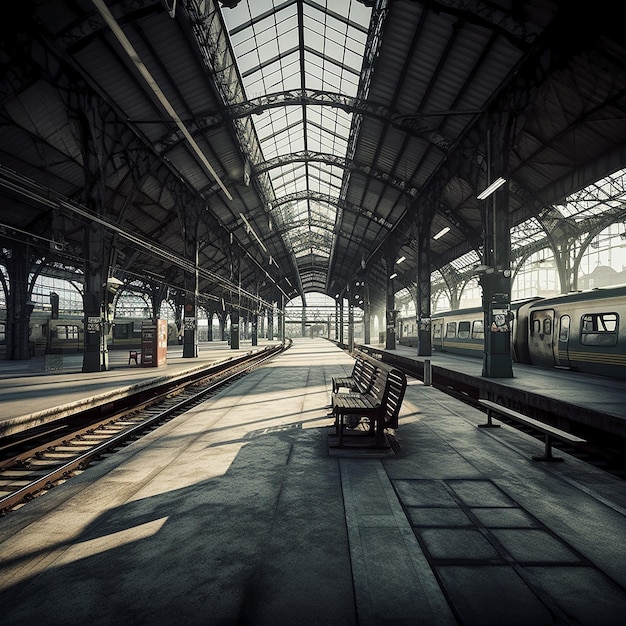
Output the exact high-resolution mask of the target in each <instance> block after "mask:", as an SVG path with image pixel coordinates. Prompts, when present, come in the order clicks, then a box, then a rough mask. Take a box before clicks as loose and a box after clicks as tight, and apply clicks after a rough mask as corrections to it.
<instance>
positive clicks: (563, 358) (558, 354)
mask: <svg viewBox="0 0 626 626" xmlns="http://www.w3.org/2000/svg"><path fill="white" fill-rule="evenodd" d="M570 326H571V318H570V316H569V315H561V317H560V318H559V337H558V342H557V349H556V351H555V353H554V362H555V363H556V365H558V366H560V367H571V363H570V360H569V332H570Z"/></svg>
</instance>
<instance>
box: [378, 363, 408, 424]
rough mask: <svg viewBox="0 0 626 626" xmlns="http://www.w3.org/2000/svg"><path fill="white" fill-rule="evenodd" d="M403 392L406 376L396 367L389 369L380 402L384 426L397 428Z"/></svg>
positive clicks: (404, 390)
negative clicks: (381, 401) (383, 413)
mask: <svg viewBox="0 0 626 626" xmlns="http://www.w3.org/2000/svg"><path fill="white" fill-rule="evenodd" d="M405 392H406V376H405V375H404V372H401V371H400V370H397V369H392V370H389V371H388V373H387V383H386V385H385V395H384V398H383V403H382V406H383V408H384V411H385V415H384V417H383V419H384V421H385V427H386V428H398V418H399V416H400V408H401V407H402V400H403V399H404V394H405Z"/></svg>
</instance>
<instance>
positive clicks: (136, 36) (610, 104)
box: [0, 0, 626, 308]
mask: <svg viewBox="0 0 626 626" xmlns="http://www.w3.org/2000/svg"><path fill="white" fill-rule="evenodd" d="M617 6H618V5H617V4H616V3H612V2H608V1H607V2H605V1H603V0H601V1H599V2H596V3H594V6H593V11H590V10H589V7H588V6H582V5H580V3H574V2H568V3H560V2H552V1H548V0H533V1H527V2H509V1H504V0H503V1H499V2H490V3H476V2H448V1H446V0H439V1H436V0H435V1H432V0H429V1H417V0H415V1H412V0H379V1H377V2H366V1H363V0H361V1H359V0H341V1H340V0H332V1H329V0H282V1H281V0H241V1H239V2H237V1H233V0H231V1H230V2H220V3H218V2H216V1H215V0H183V1H181V0H179V1H178V2H176V1H175V0H163V1H161V0H132V1H130V0H127V1H120V2H117V1H112V0H106V2H105V1H104V0H91V1H90V0H23V1H22V2H20V3H19V4H17V5H15V6H14V7H13V8H14V11H13V12H12V13H11V14H10V15H6V16H5V17H4V19H3V22H2V25H1V26H0V28H1V29H2V38H1V41H0V52H1V56H0V62H1V63H2V69H3V71H2V75H1V77H0V86H1V90H2V108H1V114H2V122H3V123H2V125H1V126H0V194H1V197H2V204H1V205H0V224H1V225H2V226H3V227H4V229H3V231H2V236H3V237H5V240H4V245H6V247H7V248H10V247H11V243H10V242H11V241H14V240H15V239H16V238H28V237H30V239H28V240H29V242H30V243H31V245H33V246H34V245H42V252H43V251H44V250H45V253H46V258H47V259H49V260H50V259H54V260H56V261H61V262H64V263H67V264H68V265H71V264H75V265H77V266H80V265H81V263H82V262H83V261H84V260H85V259H86V258H88V256H89V251H88V250H86V249H85V245H86V244H85V236H84V233H85V228H86V225H87V224H94V223H96V224H99V225H100V226H101V227H103V228H105V230H106V232H107V233H108V236H109V237H110V238H111V241H112V245H113V247H114V250H115V253H114V254H113V255H112V257H111V258H110V259H109V261H110V265H111V268H112V269H111V272H112V274H114V275H116V276H118V277H119V278H122V279H123V280H127V279H128V280H130V279H140V280H146V281H149V280H157V281H161V282H165V283H166V284H168V285H170V286H171V287H172V288H177V287H180V286H181V285H182V284H183V280H182V276H183V275H184V274H189V273H190V272H193V271H194V269H195V267H196V266H197V267H198V268H199V292H200V294H201V295H202V296H203V297H206V298H208V299H209V300H215V301H218V300H222V299H223V298H224V297H225V295H226V296H227V297H229V298H231V300H232V298H233V295H237V297H238V298H239V301H240V302H241V301H242V299H243V301H245V304H244V306H249V307H251V308H256V307H257V306H260V305H262V304H263V303H264V302H265V303H267V302H272V301H275V300H276V299H277V298H281V297H286V298H289V297H293V296H295V295H305V294H306V293H311V292H322V293H326V294H329V295H333V296H334V295H335V294H336V293H340V292H341V291H342V290H343V289H344V288H345V287H346V285H348V284H349V283H351V282H353V281H355V280H360V279H367V280H368V281H370V283H371V285H372V286H378V287H380V288H381V289H382V288H384V284H385V281H386V280H387V277H388V275H389V273H390V269H391V268H390V267H389V266H390V264H393V259H396V258H399V257H401V256H405V257H406V261H405V263H403V264H402V268H401V269H402V272H400V276H399V278H398V280H399V281H400V284H399V285H398V287H401V286H403V285H407V284H410V283H411V282H412V281H415V272H416V264H417V241H418V239H419V238H420V237H421V238H422V239H423V238H424V237H425V238H426V239H428V238H429V237H430V238H432V237H433V236H435V235H437V234H439V233H440V232H441V231H442V230H443V229H444V228H448V229H449V230H448V231H447V232H446V234H445V235H443V236H440V237H439V238H437V239H431V251H432V252H431V263H432V268H431V269H432V270H433V271H434V270H439V271H441V272H443V273H444V274H445V273H446V272H450V271H453V270H454V268H455V264H456V265H458V264H459V263H458V259H462V258H463V257H464V255H468V254H469V255H470V257H471V258H475V257H477V258H480V255H481V248H482V244H483V237H484V228H485V225H484V211H483V206H482V204H481V201H479V200H478V199H477V197H476V196H477V195H478V193H479V192H480V191H481V190H483V189H484V188H485V187H486V186H487V185H488V184H489V182H491V179H492V174H494V172H495V173H497V174H498V175H500V174H501V175H503V176H505V177H506V178H507V181H508V185H509V190H510V199H509V208H508V210H509V220H510V223H511V226H512V227H513V226H515V225H518V224H521V223H524V222H526V221H527V220H531V219H534V220H536V223H537V224H540V225H541V224H544V223H545V222H546V219H547V218H548V217H549V216H553V213H551V211H553V209H552V208H551V207H552V205H554V204H558V203H563V202H564V198H565V197H566V196H567V195H568V194H571V193H573V192H576V191H578V190H580V189H582V188H583V187H585V186H586V185H589V184H590V183H593V182H594V181H596V180H598V179H599V178H601V177H603V176H606V175H608V174H610V173H612V172H615V171H616V170H618V169H620V168H623V167H625V166H626V148H625V145H626V61H625V59H626V49H625V48H626V46H625V38H624V36H623V33H622V27H621V22H620V20H619V16H618V14H617ZM489 135H491V136H492V137H495V138H497V139H498V140H499V138H501V137H504V136H506V137H508V138H509V144H508V145H504V144H498V143H496V144H495V145H496V146H497V148H498V150H499V151H501V152H502V154H499V153H497V152H498V150H496V151H495V152H496V153H494V151H493V150H492V151H491V153H490V151H489V150H488V148H487V138H488V136H489ZM495 164H499V165H498V166H496V165H495ZM619 215H622V216H623V215H624V209H623V207H622V206H621V205H620V206H619V207H617V208H616V209H615V216H619ZM529 223H530V222H529ZM424 229H427V230H428V231H429V232H427V233H425V232H424ZM48 244H53V245H48ZM54 244H56V245H54ZM196 254H197V265H196ZM104 261H106V260H104Z"/></svg>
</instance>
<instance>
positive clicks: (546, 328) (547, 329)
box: [543, 317, 552, 335]
mask: <svg viewBox="0 0 626 626" xmlns="http://www.w3.org/2000/svg"><path fill="white" fill-rule="evenodd" d="M543 334H544V335H551V334H552V318H550V317H546V318H545V319H544V320H543Z"/></svg>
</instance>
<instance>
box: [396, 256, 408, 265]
mask: <svg viewBox="0 0 626 626" xmlns="http://www.w3.org/2000/svg"><path fill="white" fill-rule="evenodd" d="M405 260H406V257H405V256H401V257H400V258H399V259H398V260H397V261H396V263H397V264H398V265H400V263H402V261H405Z"/></svg>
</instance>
